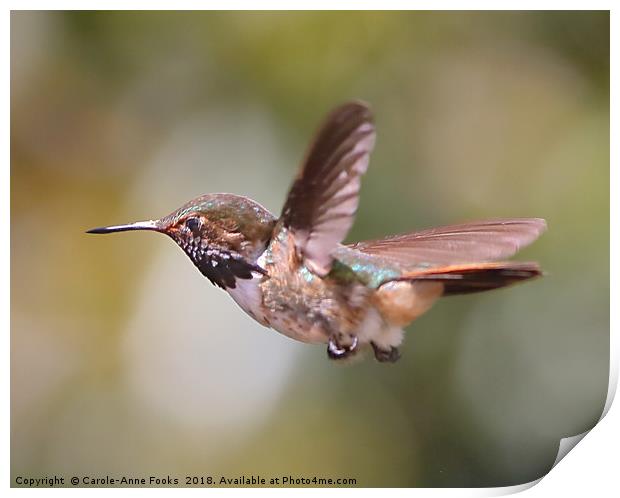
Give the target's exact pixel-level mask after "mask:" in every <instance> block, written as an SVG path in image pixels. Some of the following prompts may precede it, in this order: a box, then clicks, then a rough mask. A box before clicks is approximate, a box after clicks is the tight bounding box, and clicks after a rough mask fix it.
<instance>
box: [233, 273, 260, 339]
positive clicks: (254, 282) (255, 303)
mask: <svg viewBox="0 0 620 498" xmlns="http://www.w3.org/2000/svg"><path fill="white" fill-rule="evenodd" d="M260 279H261V277H260V276H255V277H254V278H252V279H247V280H246V279H241V278H238V279H236V280H235V282H236V284H237V285H236V287H235V288H234V289H227V291H228V294H230V297H232V298H233V299H234V300H235V302H236V303H237V304H238V305H239V306H240V307H241V309H242V310H243V311H245V312H246V313H247V314H248V315H250V316H251V317H252V318H254V320H256V321H257V322H259V323H260V324H261V325H265V326H266V327H268V326H269V325H268V322H267V320H266V319H265V315H264V312H263V305H262V298H261V291H260V288H259V287H258V283H259V282H260Z"/></svg>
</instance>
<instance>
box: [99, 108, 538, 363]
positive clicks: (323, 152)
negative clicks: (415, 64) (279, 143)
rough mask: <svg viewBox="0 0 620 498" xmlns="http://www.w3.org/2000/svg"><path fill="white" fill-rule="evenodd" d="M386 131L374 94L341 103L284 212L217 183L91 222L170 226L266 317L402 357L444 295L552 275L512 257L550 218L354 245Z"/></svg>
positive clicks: (382, 357) (243, 303)
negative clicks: (172, 202)
mask: <svg viewBox="0 0 620 498" xmlns="http://www.w3.org/2000/svg"><path fill="white" fill-rule="evenodd" d="M375 135H376V133H375V125H374V120H373V116H372V113H371V111H370V108H369V106H368V105H367V104H365V103H363V102H359V101H353V102H348V103H345V104H343V105H341V106H339V107H337V108H336V109H334V110H333V111H332V112H331V113H330V114H329V115H328V116H327V118H326V119H325V121H324V122H323V124H322V125H321V126H320V127H319V129H318V132H317V133H316V136H315V138H314V140H313V141H312V143H311V145H310V147H309V148H308V150H307V152H306V155H305V158H304V160H303V161H302V166H301V168H300V170H299V172H298V174H297V176H296V177H295V179H294V181H293V184H292V186H291V188H290V190H289V192H288V196H287V198H286V201H285V203H284V207H283V209H282V212H281V214H280V216H279V217H276V216H274V215H273V214H272V213H270V212H269V211H268V210H267V209H265V208H264V207H263V206H261V205H260V204H259V203H257V202H255V201H253V200H251V199H249V198H247V197H243V196H240V195H235V194H227V193H213V194H206V195H202V196H200V197H197V198H195V199H193V200H191V201H189V202H187V203H186V204H184V205H183V206H181V207H180V208H179V209H177V210H176V211H174V212H172V213H170V214H168V215H167V216H164V217H163V218H160V219H156V220H148V221H138V222H134V223H129V224H125V225H113V226H106V227H101V228H93V229H91V230H88V233H95V234H107V233H116V232H125V231H129V230H150V231H154V232H159V233H163V234H165V235H167V236H168V237H170V238H171V239H172V240H173V241H174V242H176V244H177V245H178V246H179V247H180V248H181V249H183V251H184V252H185V253H186V254H187V256H189V258H190V260H191V261H192V263H193V264H194V265H195V266H196V268H198V270H199V271H200V272H201V273H202V274H203V275H204V276H205V277H206V278H207V279H209V280H210V281H211V283H212V284H214V285H216V286H218V287H220V288H222V289H224V290H225V291H226V292H228V294H229V295H230V296H231V297H232V299H233V300H234V301H236V303H237V304H238V305H239V306H240V307H241V308H242V309H243V310H244V311H245V312H246V313H247V314H248V315H249V316H251V317H252V318H253V319H255V320H256V321H258V322H259V323H261V324H262V325H264V326H266V327H269V328H272V329H274V330H276V331H278V332H280V333H282V334H284V335H286V336H288V337H290V338H292V339H295V340H297V341H301V342H304V343H310V344H324V345H326V349H327V356H328V357H329V358H330V359H332V360H344V359H349V358H353V357H355V356H363V353H364V352H366V351H368V352H370V351H372V352H373V353H374V357H375V358H376V359H377V360H378V361H380V362H395V361H397V360H398V359H399V357H400V351H399V347H400V345H401V343H402V341H403V337H404V328H405V327H406V326H407V325H409V324H410V323H411V322H413V321H414V320H415V319H416V318H418V317H419V316H420V315H422V314H423V313H425V312H426V311H428V310H429V309H430V308H431V306H432V305H433V304H434V303H435V302H436V301H437V300H438V299H439V298H440V297H442V296H452V295H457V294H469V293H473V292H481V291H487V290H491V289H497V288H500V287H505V286H508V285H511V284H514V283H517V282H521V281H524V280H529V279H532V278H535V277H538V276H540V275H541V274H542V272H541V269H540V267H539V265H538V264H537V263H535V262H515V261H506V259H507V258H509V257H511V256H513V255H514V254H515V253H516V252H517V251H518V250H519V249H521V248H522V247H524V246H526V245H528V244H530V243H531V242H533V241H534V240H535V239H536V238H538V236H539V235H540V234H541V233H542V232H543V231H544V230H545V229H546V223H545V220H543V219H541V218H503V219H490V220H484V221H475V222H468V223H462V224H456V225H449V226H442V227H437V228H430V229H426V230H421V231H415V232H410V233H403V234H400V235H393V236H389V237H385V238H382V239H378V240H369V241H363V242H357V243H353V244H344V243H343V241H344V239H345V237H346V236H347V233H348V232H349V229H350V228H351V226H352V224H353V221H354V217H355V213H356V210H357V207H358V203H359V194H360V187H361V178H362V175H363V174H364V173H365V172H366V170H367V168H368V162H369V156H370V153H371V151H372V150H373V147H374V144H375ZM360 353H362V354H360Z"/></svg>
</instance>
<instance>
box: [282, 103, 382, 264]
mask: <svg viewBox="0 0 620 498" xmlns="http://www.w3.org/2000/svg"><path fill="white" fill-rule="evenodd" d="M374 143H375V127H374V124H373V120H372V114H371V112H370V110H369V108H368V107H367V106H366V105H365V104H363V103H360V102H350V103H347V104H344V105H342V106H340V107H338V108H337V109H335V110H334V111H333V112H332V113H331V114H330V115H329V116H328V118H327V120H326V121H325V123H324V124H323V126H322V127H321V128H320V129H319V132H318V134H317V136H316V139H315V140H314V142H313V143H312V145H311V146H310V148H309V150H308V153H307V154H306V158H305V160H304V162H303V166H302V168H301V170H300V172H299V174H298V175H297V178H296V179H295V181H294V183H293V185H292V187H291V190H290V191H289V194H288V197H287V200H286V203H285V204H284V208H283V209H282V216H281V220H282V222H283V223H284V226H285V227H287V228H289V229H290V230H291V231H292V233H293V235H294V238H295V244H296V247H297V249H298V250H299V252H300V254H301V255H302V256H303V258H304V262H305V263H306V264H307V265H308V267H309V268H311V269H312V270H313V271H314V272H315V273H317V274H319V275H326V274H327V273H328V272H329V270H330V268H331V263H332V252H333V251H334V250H335V249H336V248H337V247H338V245H339V244H340V243H341V242H342V241H343V240H344V238H345V237H346V235H347V233H348V231H349V229H350V228H351V225H352V224H353V218H354V215H355V212H356V211H357V206H358V202H359V191H360V186H361V176H362V175H363V174H364V173H365V172H366V169H367V168H368V161H369V155H370V152H371V151H372V149H373V146H374Z"/></svg>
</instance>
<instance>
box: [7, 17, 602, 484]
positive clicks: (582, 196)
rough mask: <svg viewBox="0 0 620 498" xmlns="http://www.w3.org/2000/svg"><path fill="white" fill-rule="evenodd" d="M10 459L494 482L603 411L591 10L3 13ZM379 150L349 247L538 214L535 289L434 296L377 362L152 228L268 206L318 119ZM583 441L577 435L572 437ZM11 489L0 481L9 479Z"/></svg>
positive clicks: (88, 469)
mask: <svg viewBox="0 0 620 498" xmlns="http://www.w3.org/2000/svg"><path fill="white" fill-rule="evenodd" d="M11 24H12V26H11V161H12V166H11V293H12V299H11V313H12V316H11V320H12V321H11V374H12V375H11V387H12V389H11V447H12V475H13V476H16V475H33V476H43V475H50V474H54V473H59V474H62V475H65V476H67V477H69V476H71V475H84V474H86V475H91V476H104V475H106V474H110V475H115V476H120V475H134V476H136V475H137V476H149V475H158V476H166V475H171V476H177V477H179V478H181V479H182V478H183V477H182V476H186V475H190V476H191V475H212V476H220V475H224V476H227V477H236V476H239V475H241V474H244V475H250V474H254V475H256V474H260V475H263V476H265V477H277V476H283V475H292V476H296V477H313V476H315V475H316V476H320V477H332V478H338V477H341V478H342V477H347V478H351V477H352V478H355V479H357V484H358V485H361V486H500V485H510V484H518V483H523V482H526V481H530V480H532V479H535V478H537V477H540V476H541V475H543V474H544V473H546V472H547V471H548V470H549V468H550V467H551V465H552V463H553V461H554V459H555V456H556V452H557V449H558V443H559V440H560V438H562V437H565V436H570V435H573V434H576V433H580V432H582V431H585V430H587V429H590V428H591V427H592V426H593V425H594V424H595V422H596V420H597V419H598V417H599V416H600V414H601V411H602V408H603V404H604V400H605V396H606V392H607V383H608V368H609V361H608V357H609V277H608V269H609V16H608V14H607V13H605V12H529V13H526V12H492V13H491V12H488V13H485V12H467V13H459V12H437V13H433V12H424V13H416V12H408V13H403V12H390V13H385V12H367V13H366V12H331V13H322V12H314V13H308V12H296V13H286V12H280V13H278V12H270V13H247V12H246V13H244V12H235V13H227V12H218V13H209V12H182V13H174V12H159V13H149V12H123V13H114V12H107V13H105V12H72V13H63V12H53V13H52V12H13V14H12V23H11ZM351 98H361V99H364V100H366V101H368V102H370V103H371V104H372V106H373V109H374V112H375V114H376V121H377V127H378V141H377V146H376V149H375V153H374V154H373V156H372V160H371V167H370V169H369V172H368V174H367V175H366V176H365V178H364V181H363V189H362V197H361V205H360V209H359V213H358V217H357V221H356V223H355V226H354V228H353V230H352V231H351V233H350V235H349V238H348V241H356V240H362V239H366V238H374V237H379V236H382V235H386V234H389V233H397V232H404V231H410V230H413V229H419V228H425V227H428V226H432V225H438V224H445V223H452V222H458V221H465V220H471V219H479V218H488V217H501V216H539V217H544V218H546V219H547V220H548V223H549V231H548V232H547V233H546V234H545V235H544V236H543V237H542V238H541V239H540V240H539V241H538V242H537V243H536V244H534V245H533V246H532V247H530V248H528V249H527V250H525V251H523V253H522V254H521V255H520V256H519V257H520V258H521V259H534V260H539V261H540V262H541V263H542V266H543V267H544V268H545V270H546V271H547V272H548V275H547V277H546V278H543V279H540V280H538V281H535V282H531V283H527V284H524V285H521V286H516V287H513V288H511V289H504V290H501V291H497V292H492V293H486V294H478V295H471V296H466V297H454V298H448V299H446V300H444V301H442V302H440V303H439V304H437V305H436V306H435V308H434V309H433V310H431V312H430V313H428V314H427V315H425V316H423V317H422V318H420V319H419V320H418V321H417V322H416V323H414V324H413V326H411V327H409V329H408V333H407V338H406V342H405V345H404V348H403V358H402V359H401V361H400V362H399V363H397V364H395V365H381V364H377V363H375V362H374V361H366V362H363V363H359V364H355V365H353V366H349V367H342V366H339V365H336V364H333V363H331V362H329V361H328V360H327V358H326V355H325V350H324V348H323V347H318V346H308V345H304V344H300V343H295V342H293V341H291V340H290V339H288V338H286V337H284V336H281V335H279V334H277V333H275V332H273V331H269V330H267V329H264V328H262V327H260V326H259V325H257V324H256V323H255V322H253V321H252V320H251V319H250V318H249V317H248V316H246V315H245V314H244V313H243V312H242V311H241V310H240V309H239V308H237V306H236V305H235V304H234V302H233V301H232V300H231V299H230V298H229V297H228V296H227V295H226V294H225V293H223V292H221V291H220V290H219V289H217V288H214V287H212V286H211V285H210V284H209V282H208V281H207V280H206V279H204V278H202V277H201V275H200V274H199V273H198V272H197V271H196V270H195V269H194V267H193V266H192V265H191V263H190V262H189V260H188V259H187V258H186V257H185V255H184V254H183V253H182V252H181V251H180V250H179V249H178V248H176V247H175V246H174V245H173V244H172V242H171V241H170V240H169V239H167V238H165V237H161V236H159V235H157V234H152V233H129V234H122V235H117V236H109V237H95V236H90V235H85V234H84V230H85V229H87V228H91V227H93V226H100V225H103V224H114V223H118V222H128V221H133V220H138V219H149V218H152V217H159V216H161V215H164V214H167V213H168V212H170V211H172V210H173V209H175V208H176V207H178V206H179V205H180V204H182V203H184V202H185V201H186V200H188V199H190V198H192V197H195V196H197V195H199V194H202V193H206V192H218V191H221V192H234V193H238V194H243V195H247V196H249V197H252V198H253V199H256V200H257V201H259V202H260V203H262V204H263V205H265V206H266V207H267V208H269V209H271V210H272V211H273V212H276V213H277V212H279V209H280V206H281V205H282V202H283V199H284V197H285V194H286V191H287V189H288V186H289V183H290V181H291V179H292V177H293V175H294V174H295V172H296V169H297V166H298V164H299V161H300V158H301V157H302V155H303V152H304V149H305V147H306V145H307V142H308V141H309V139H310V136H311V134H312V132H313V131H314V129H315V127H316V125H317V124H318V122H319V121H321V120H322V118H323V116H324V114H325V113H327V112H328V111H329V110H330V109H331V108H332V107H333V106H335V105H337V104H339V103H341V102H342V101H344V100H348V99H351ZM576 451H579V449H578V448H577V450H576ZM13 482H14V481H13Z"/></svg>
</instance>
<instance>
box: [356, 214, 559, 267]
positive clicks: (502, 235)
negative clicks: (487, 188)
mask: <svg viewBox="0 0 620 498" xmlns="http://www.w3.org/2000/svg"><path fill="white" fill-rule="evenodd" d="M546 227H547V224H546V223H545V220H543V219H540V218H506V219H495V220H485V221H477V222H472V223H464V224H460V225H449V226H443V227H436V228H430V229H428V230H422V231H419V232H412V233H406V234H401V235H394V236H391V237H386V238H384V239H380V240H369V241H364V242H358V243H356V244H350V245H349V246H348V247H349V248H351V249H355V250H357V251H360V252H362V253H365V254H371V255H374V256H380V257H383V258H386V259H388V260H390V261H394V262H397V263H399V264H401V265H403V267H408V268H412V269H414V268H434V267H439V266H446V265H458V264H466V263H482V262H490V261H498V260H502V259H506V258H509V257H511V256H513V255H514V254H515V253H516V252H517V251H518V250H519V249H521V248H523V247H525V246H526V245H528V244H530V243H532V242H533V241H534V240H536V239H537V238H538V236H539V235H540V234H541V233H542V232H543V231H544V230H545V229H546Z"/></svg>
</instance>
